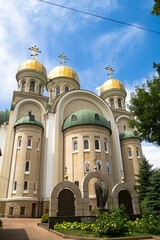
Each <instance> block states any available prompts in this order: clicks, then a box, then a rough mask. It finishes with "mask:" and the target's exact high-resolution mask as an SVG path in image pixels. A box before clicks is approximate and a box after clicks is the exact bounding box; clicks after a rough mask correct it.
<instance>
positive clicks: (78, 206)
mask: <svg viewBox="0 0 160 240" xmlns="http://www.w3.org/2000/svg"><path fill="white" fill-rule="evenodd" d="M65 188H68V189H70V190H71V191H73V193H74V194H75V197H76V199H75V215H76V216H83V201H82V194H81V191H80V189H79V188H78V187H77V185H76V184H74V183H73V182H69V181H65V182H60V183H58V184H57V185H56V186H55V187H54V188H53V190H52V192H51V199H50V212H49V215H50V217H56V216H57V203H58V199H57V197H58V194H59V192H60V191H61V190H63V189H65Z"/></svg>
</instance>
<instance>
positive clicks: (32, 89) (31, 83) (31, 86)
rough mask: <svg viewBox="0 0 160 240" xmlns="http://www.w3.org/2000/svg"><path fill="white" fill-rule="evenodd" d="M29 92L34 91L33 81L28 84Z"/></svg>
mask: <svg viewBox="0 0 160 240" xmlns="http://www.w3.org/2000/svg"><path fill="white" fill-rule="evenodd" d="M29 90H30V91H34V90H35V82H34V81H31V82H30V88H29Z"/></svg>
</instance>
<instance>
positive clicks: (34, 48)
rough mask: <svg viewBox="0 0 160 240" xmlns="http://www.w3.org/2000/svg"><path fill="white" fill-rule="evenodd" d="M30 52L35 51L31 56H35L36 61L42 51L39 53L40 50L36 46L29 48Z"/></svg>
mask: <svg viewBox="0 0 160 240" xmlns="http://www.w3.org/2000/svg"><path fill="white" fill-rule="evenodd" d="M29 50H31V51H33V54H31V56H33V60H35V56H38V54H36V52H39V53H41V51H39V48H37V47H36V45H35V46H34V47H31V48H29Z"/></svg>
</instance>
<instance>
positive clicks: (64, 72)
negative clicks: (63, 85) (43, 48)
mask: <svg viewBox="0 0 160 240" xmlns="http://www.w3.org/2000/svg"><path fill="white" fill-rule="evenodd" d="M58 77H67V78H72V79H74V80H76V81H77V82H78V83H79V77H78V75H77V73H76V72H75V71H74V70H73V68H71V67H68V66H65V65H60V66H58V67H55V68H53V69H52V70H51V71H50V72H49V74H48V79H49V80H50V79H53V78H58Z"/></svg>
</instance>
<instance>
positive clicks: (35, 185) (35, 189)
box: [34, 182, 37, 194]
mask: <svg viewBox="0 0 160 240" xmlns="http://www.w3.org/2000/svg"><path fill="white" fill-rule="evenodd" d="M36 193H37V182H35V183H34V194H36Z"/></svg>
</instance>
